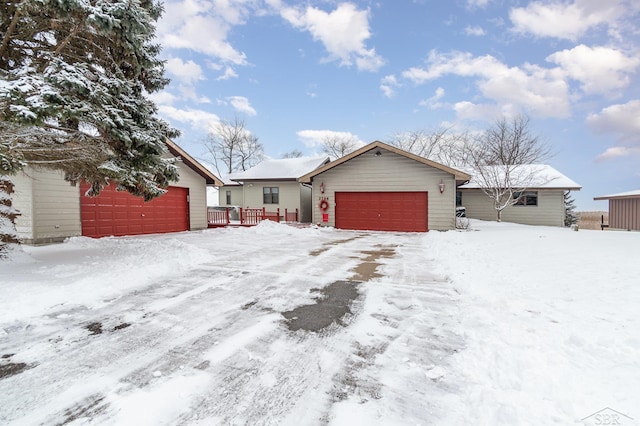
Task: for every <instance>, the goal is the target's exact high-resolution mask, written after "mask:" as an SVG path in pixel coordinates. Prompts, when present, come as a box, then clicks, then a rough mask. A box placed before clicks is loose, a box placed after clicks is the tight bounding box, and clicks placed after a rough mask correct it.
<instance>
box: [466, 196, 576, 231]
mask: <svg viewBox="0 0 640 426" xmlns="http://www.w3.org/2000/svg"><path fill="white" fill-rule="evenodd" d="M563 194H564V191H563V190H561V189H556V190H551V189H549V190H538V205H537V206H511V207H507V208H506V209H504V210H503V211H502V220H503V221H504V222H513V223H522V224H524V225H545V226H564V197H563ZM462 205H463V206H464V207H465V208H466V209H467V217H469V218H472V219H481V220H490V221H495V220H496V219H497V215H496V210H495V209H494V207H493V200H492V199H491V198H489V197H488V196H487V195H486V194H485V193H484V192H482V190H480V189H469V190H463V191H462Z"/></svg>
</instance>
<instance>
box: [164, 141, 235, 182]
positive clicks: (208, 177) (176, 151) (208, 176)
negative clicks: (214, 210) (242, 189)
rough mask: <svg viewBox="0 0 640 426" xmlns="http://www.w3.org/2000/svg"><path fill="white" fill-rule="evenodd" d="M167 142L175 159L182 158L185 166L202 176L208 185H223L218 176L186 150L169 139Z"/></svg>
mask: <svg viewBox="0 0 640 426" xmlns="http://www.w3.org/2000/svg"><path fill="white" fill-rule="evenodd" d="M165 142H166V144H167V148H169V152H170V153H171V154H172V155H173V156H175V157H180V159H181V160H182V162H183V163H184V164H185V165H187V166H189V167H190V168H191V169H192V170H193V171H194V172H196V173H197V174H199V175H200V176H202V177H203V178H204V180H205V181H206V183H207V185H215V186H222V185H223V182H222V180H220V179H219V178H218V177H217V176H216V175H214V174H213V173H211V172H210V171H209V169H207V168H206V167H204V166H203V165H202V164H200V163H199V162H198V161H196V160H195V159H194V158H193V157H192V156H190V155H189V154H187V152H186V151H185V150H184V149H182V148H180V147H179V146H178V144H176V143H175V142H174V141H172V140H171V139H168V138H167V139H166V140H165Z"/></svg>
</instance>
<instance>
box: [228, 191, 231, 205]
mask: <svg viewBox="0 0 640 426" xmlns="http://www.w3.org/2000/svg"><path fill="white" fill-rule="evenodd" d="M227 205H228V206H230V205H231V191H227Z"/></svg>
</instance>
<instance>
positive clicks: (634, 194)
mask: <svg viewBox="0 0 640 426" xmlns="http://www.w3.org/2000/svg"><path fill="white" fill-rule="evenodd" d="M635 197H640V189H636V190H635V191H627V192H619V193H617V194H611V195H603V196H602V197H595V198H594V200H608V199H609V198H635Z"/></svg>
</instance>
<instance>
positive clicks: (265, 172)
mask: <svg viewBox="0 0 640 426" xmlns="http://www.w3.org/2000/svg"><path fill="white" fill-rule="evenodd" d="M328 162H329V157H327V156H324V157H299V158H278V159H274V158H267V159H265V160H263V161H262V162H260V164H257V165H256V166H254V167H252V168H250V169H248V170H245V171H244V172H238V173H234V174H232V175H229V177H228V179H229V180H232V181H236V182H238V181H249V180H297V179H298V178H299V177H300V176H302V175H303V174H305V173H308V172H310V171H312V170H314V169H317V168H318V167H320V166H322V165H323V164H326V163H328Z"/></svg>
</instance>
